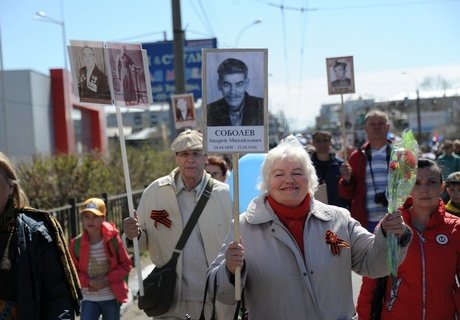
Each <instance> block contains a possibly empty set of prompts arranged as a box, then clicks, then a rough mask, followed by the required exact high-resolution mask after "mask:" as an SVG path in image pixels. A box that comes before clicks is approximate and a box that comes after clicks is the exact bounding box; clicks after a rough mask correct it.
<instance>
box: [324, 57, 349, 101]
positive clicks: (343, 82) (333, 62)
mask: <svg viewBox="0 0 460 320" xmlns="http://www.w3.org/2000/svg"><path fill="white" fill-rule="evenodd" d="M326 66H327V81H328V90H329V94H330V95H332V94H344V93H354V92H355V81H354V68H353V57H352V56H349V57H336V58H327V59H326Z"/></svg>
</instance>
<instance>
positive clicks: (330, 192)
mask: <svg viewBox="0 0 460 320" xmlns="http://www.w3.org/2000/svg"><path fill="white" fill-rule="evenodd" d="M312 138H313V146H314V147H315V151H314V152H313V153H312V154H311V161H312V162H313V165H314V166H315V169H316V175H317V176H318V182H319V184H320V185H321V184H324V183H325V184H326V188H327V200H328V204H332V205H334V206H339V207H343V208H347V203H346V201H344V200H343V199H342V198H341V197H340V196H339V194H338V191H337V188H338V183H339V179H340V167H341V166H342V164H343V160H342V159H340V158H338V157H336V156H335V154H334V153H332V152H331V134H330V132H328V131H316V132H315V133H313V135H312Z"/></svg>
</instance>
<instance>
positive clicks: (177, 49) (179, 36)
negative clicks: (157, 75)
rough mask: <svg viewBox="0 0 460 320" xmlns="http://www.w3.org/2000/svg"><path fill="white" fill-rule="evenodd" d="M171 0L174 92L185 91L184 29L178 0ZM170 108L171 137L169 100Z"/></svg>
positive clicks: (172, 121) (171, 108)
mask: <svg viewBox="0 0 460 320" xmlns="http://www.w3.org/2000/svg"><path fill="white" fill-rule="evenodd" d="M171 1H172V23H173V25H172V27H173V52H174V85H175V89H174V93H175V94H181V93H185V64H184V30H182V20H181V14H180V0H171ZM170 105H171V107H170V110H171V123H172V125H171V137H172V138H175V137H176V127H175V121H174V119H175V114H176V113H175V111H174V110H173V105H172V103H171V102H170Z"/></svg>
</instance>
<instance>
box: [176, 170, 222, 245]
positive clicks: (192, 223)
mask: <svg viewBox="0 0 460 320" xmlns="http://www.w3.org/2000/svg"><path fill="white" fill-rule="evenodd" d="M213 185H214V182H213V179H211V178H210V179H209V180H208V184H207V185H206V188H205V189H204V190H203V193H202V194H201V197H200V200H198V203H197V204H196V206H195V208H194V209H193V212H192V215H191V216H190V219H188V222H187V225H186V226H185V228H184V231H182V234H181V235H180V238H179V240H178V241H177V244H176V248H175V249H174V253H178V254H180V252H181V251H182V249H183V248H184V246H185V243H186V242H187V240H188V237H189V236H190V234H191V233H192V230H193V227H195V224H196V222H197V221H198V218H199V217H200V215H201V212H202V211H203V209H204V207H205V206H206V203H207V202H208V199H209V198H210V197H211V192H212V186H213Z"/></svg>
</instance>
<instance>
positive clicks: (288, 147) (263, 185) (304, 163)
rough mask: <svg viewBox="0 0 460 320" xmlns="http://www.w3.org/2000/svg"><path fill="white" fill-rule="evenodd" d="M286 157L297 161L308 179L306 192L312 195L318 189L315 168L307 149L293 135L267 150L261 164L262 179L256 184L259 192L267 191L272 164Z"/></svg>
mask: <svg viewBox="0 0 460 320" xmlns="http://www.w3.org/2000/svg"><path fill="white" fill-rule="evenodd" d="M286 158H288V159H290V160H294V161H297V162H298V163H299V164H300V166H301V168H302V169H303V171H304V172H305V175H306V176H307V179H308V193H309V194H310V195H313V194H314V193H315V192H316V190H317V189H318V177H317V175H316V170H315V167H314V166H313V163H312V162H311V159H310V156H309V155H308V153H307V151H305V149H304V148H303V146H302V144H301V143H300V142H299V141H298V140H297V139H296V138H295V137H294V136H293V135H290V136H288V137H287V138H286V139H284V140H283V141H282V142H281V143H280V144H279V145H278V146H276V147H275V148H273V149H271V150H270V151H269V152H268V154H267V157H266V158H265V161H264V162H263V164H262V181H261V182H260V183H259V185H258V187H259V190H260V192H261V193H267V192H268V184H269V182H270V181H269V179H270V173H271V172H272V170H273V167H274V165H275V164H276V163H277V162H278V161H280V160H282V159H286Z"/></svg>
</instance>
